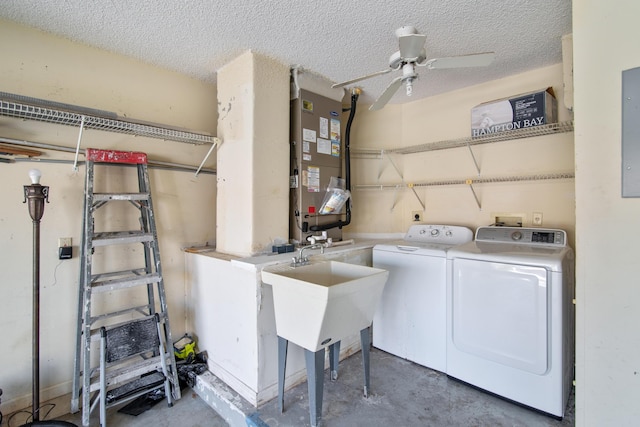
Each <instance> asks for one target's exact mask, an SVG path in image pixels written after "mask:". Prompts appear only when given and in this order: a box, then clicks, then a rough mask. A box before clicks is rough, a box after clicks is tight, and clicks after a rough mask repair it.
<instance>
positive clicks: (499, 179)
mask: <svg viewBox="0 0 640 427" xmlns="http://www.w3.org/2000/svg"><path fill="white" fill-rule="evenodd" d="M573 178H575V173H573V172H561V173H549V174H537V175H516V176H504V177H494V178H476V179H473V180H471V179H451V180H442V181H428V182H420V183H413V184H405V183H403V184H356V185H355V188H356V189H358V190H397V189H399V188H415V187H433V186H442V185H461V184H466V185H470V184H492V183H500V182H520V181H545V180H552V179H573Z"/></svg>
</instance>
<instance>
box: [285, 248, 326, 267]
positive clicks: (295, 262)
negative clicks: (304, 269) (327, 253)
mask: <svg viewBox="0 0 640 427" xmlns="http://www.w3.org/2000/svg"><path fill="white" fill-rule="evenodd" d="M324 247H325V245H324V244H322V243H315V244H313V245H308V246H303V247H301V248H300V252H298V257H297V258H296V257H293V259H292V260H291V267H300V266H302V265H307V264H309V258H308V257H307V256H304V251H305V250H311V249H320V253H321V254H323V253H324Z"/></svg>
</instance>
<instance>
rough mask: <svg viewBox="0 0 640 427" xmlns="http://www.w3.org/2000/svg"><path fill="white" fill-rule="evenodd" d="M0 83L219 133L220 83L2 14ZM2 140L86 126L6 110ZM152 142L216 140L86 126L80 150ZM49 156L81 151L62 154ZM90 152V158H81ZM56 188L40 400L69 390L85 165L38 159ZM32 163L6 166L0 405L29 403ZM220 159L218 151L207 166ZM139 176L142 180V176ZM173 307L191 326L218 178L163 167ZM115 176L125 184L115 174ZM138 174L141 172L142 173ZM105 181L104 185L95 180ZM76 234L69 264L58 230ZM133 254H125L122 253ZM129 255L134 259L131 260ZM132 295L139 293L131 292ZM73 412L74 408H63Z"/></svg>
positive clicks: (158, 149) (177, 328)
mask: <svg viewBox="0 0 640 427" xmlns="http://www.w3.org/2000/svg"><path fill="white" fill-rule="evenodd" d="M0 56H1V57H2V58H3V59H2V61H0V75H2V79H0V91H2V92H9V93H14V94H19V95H25V96H31V97H36V98H42V99H47V100H51V101H57V102H63V103H68V104H75V105H80V106H84V107H92V108H97V109H102V110H106V111H111V112H115V113H117V114H119V115H121V116H126V117H129V118H134V119H139V120H145V121H151V122H156V123H161V124H164V125H168V126H174V127H180V128H186V129H190V130H195V131H202V132H208V133H211V134H215V130H216V122H217V105H216V88H215V86H214V85H212V84H209V83H204V82H201V81H197V80H194V79H190V78H187V77H185V76H183V75H180V74H177V73H173V72H169V71H166V70H162V69H158V68H156V67H153V66H150V65H148V64H144V63H141V62H138V61H135V60H132V59H128V58H125V57H122V56H118V55H114V54H111V53H108V52H105V51H100V50H97V49H93V48H89V47H86V46H83V45H79V44H76V43H72V42H70V41H68V40H64V39H61V38H56V37H53V36H51V35H48V34H45V33H42V32H39V31H35V30H32V29H28V28H26V27H22V26H19V25H16V24H14V23H11V22H8V21H0ZM0 137H5V138H14V139H24V140H29V141H36V142H41V143H48V144H58V145H64V146H68V147H69V146H74V145H75V143H76V141H77V138H78V129H76V128H72V127H67V126H62V125H51V124H42V123H37V122H33V121H21V120H17V119H11V118H7V117H0ZM86 147H97V148H118V149H123V150H135V151H143V152H146V153H148V154H149V157H150V158H151V159H155V160H163V161H170V162H175V163H183V164H190V165H196V166H197V165H199V163H200V162H201V161H202V159H203V158H204V156H205V154H206V152H207V150H208V148H209V147H208V146H195V145H190V144H183V143H177V142H169V141H162V140H156V139H149V138H141V137H131V136H126V135H120V134H110V133H107V132H101V131H85V132H84V135H83V139H82V148H86ZM42 158H43V159H71V158H72V156H71V155H69V154H65V153H60V152H56V151H48V152H45V153H44V155H43V156H42ZM80 160H83V158H82V157H81V159H80ZM35 166H37V167H38V168H39V169H41V170H42V173H43V178H42V184H43V185H48V186H50V204H48V205H46V207H45V212H44V217H43V219H42V224H41V227H42V232H41V233H42V234H41V317H42V318H41V324H42V329H41V387H42V392H41V400H43V401H44V400H47V399H49V398H51V397H55V396H59V395H62V394H65V393H68V392H69V391H70V390H71V389H70V381H71V379H72V370H73V354H74V348H75V325H76V312H77V300H78V296H77V295H78V293H77V292H78V291H77V289H78V288H77V286H78V274H79V263H78V261H79V259H78V256H79V251H78V245H79V244H80V241H81V228H82V203H83V195H84V189H83V187H84V168H83V167H81V168H80V171H79V173H74V172H73V171H72V168H71V165H69V164H53V163H39V164H37V165H35ZM32 167H34V165H33V164H31V163H15V164H6V163H0V182H2V183H3V185H2V186H0V197H1V198H2V200H3V205H2V208H0V241H1V242H2V247H1V248H0V255H1V257H2V268H0V342H2V346H1V347H0V349H1V350H0V388H2V389H3V391H4V394H3V396H2V412H3V413H4V414H7V413H10V412H11V411H13V410H15V409H20V408H24V407H28V406H30V403H31V397H30V394H31V318H32V317H31V283H32V280H31V271H32V270H31V268H32V257H31V251H32V240H31V239H32V224H31V219H30V217H29V214H28V211H27V207H26V205H23V204H22V199H23V190H22V186H23V185H25V184H29V179H28V175H27V172H28V170H29V169H30V168H32ZM205 167H208V168H215V156H213V157H212V158H211V159H210V160H209V161H208V163H207V164H206V165H205ZM133 179H134V180H135V178H133ZM150 179H151V186H152V190H153V202H154V208H155V211H156V221H157V225H158V234H159V243H160V251H161V257H162V262H163V273H164V278H165V286H166V289H167V296H168V301H169V314H170V318H171V325H172V329H173V333H174V336H178V337H179V336H180V335H181V334H183V333H184V332H185V318H186V316H187V313H186V311H185V310H186V309H185V292H186V290H185V282H184V255H183V253H182V250H181V248H182V247H183V246H189V245H194V244H204V243H205V242H207V241H208V242H213V241H214V240H215V194H216V191H215V175H210V174H200V175H199V176H198V177H197V178H196V177H195V176H194V174H193V173H187V172H176V171H166V170H158V169H153V170H152V171H151V173H150ZM110 180H113V181H114V182H118V181H121V180H122V179H121V174H120V173H119V172H115V171H114V172H113V173H112V175H111V176H110ZM134 182H135V181H134ZM96 185H98V182H96ZM59 237H72V238H73V242H74V246H75V247H74V258H73V259H71V260H66V261H59V260H58V258H57V239H58V238H59ZM116 258H117V259H118V261H116V262H115V263H120V262H125V261H126V258H127V257H126V256H123V257H116ZM123 258H124V259H123ZM128 297H130V294H128ZM63 410H68V407H65V408H63Z"/></svg>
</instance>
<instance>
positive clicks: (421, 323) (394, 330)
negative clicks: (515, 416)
mask: <svg viewBox="0 0 640 427" xmlns="http://www.w3.org/2000/svg"><path fill="white" fill-rule="evenodd" d="M472 238H473V232H472V231H471V230H470V229H468V228H466V227H460V226H449V225H424V224H423V225H413V226H411V227H410V228H409V230H408V231H407V234H406V235H405V238H404V240H400V241H396V242H391V243H385V244H379V245H376V246H375V247H374V248H373V266H374V267H377V268H382V269H385V270H388V271H389V279H388V280H387V284H386V285H385V287H384V291H383V292H382V297H381V300H380V303H379V305H378V308H377V309H376V312H375V314H374V317H373V328H372V329H373V346H374V347H376V348H379V349H381V350H384V351H386V352H388V353H391V354H394V355H396V356H399V357H402V358H404V359H408V360H411V361H413V362H416V363H418V364H420V365H423V366H427V367H429V368H432V369H436V370H438V371H441V372H445V368H446V345H447V341H446V338H447V337H446V330H447V323H446V302H447V299H446V277H447V276H446V275H447V273H446V272H447V268H446V264H447V250H448V249H449V248H451V247H453V246H455V245H459V244H462V243H465V242H468V241H470V240H471V239H472Z"/></svg>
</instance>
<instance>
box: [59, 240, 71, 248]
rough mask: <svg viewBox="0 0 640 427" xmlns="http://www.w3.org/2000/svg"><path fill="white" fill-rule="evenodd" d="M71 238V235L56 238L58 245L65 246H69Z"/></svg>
mask: <svg viewBox="0 0 640 427" xmlns="http://www.w3.org/2000/svg"><path fill="white" fill-rule="evenodd" d="M71 242H72V239H71V237H60V238H58V247H59V248H65V247H67V246H71Z"/></svg>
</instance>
